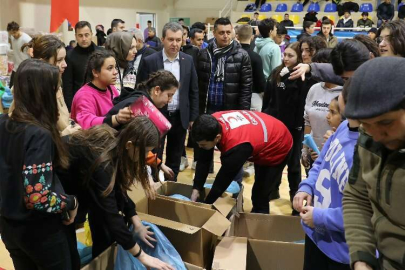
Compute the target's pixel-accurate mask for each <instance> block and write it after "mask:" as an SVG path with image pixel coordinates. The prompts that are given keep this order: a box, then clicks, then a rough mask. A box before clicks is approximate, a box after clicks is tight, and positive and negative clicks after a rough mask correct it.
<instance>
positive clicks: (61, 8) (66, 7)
mask: <svg viewBox="0 0 405 270" xmlns="http://www.w3.org/2000/svg"><path fill="white" fill-rule="evenodd" d="M65 20H68V22H69V23H70V24H71V25H72V26H74V25H76V23H77V22H78V21H79V0H68V1H66V0H52V2H51V28H50V32H51V33H53V32H55V31H56V30H58V28H59V26H60V25H61V24H62V23H63V22H64V21H65Z"/></svg>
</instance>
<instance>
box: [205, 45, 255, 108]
mask: <svg viewBox="0 0 405 270" xmlns="http://www.w3.org/2000/svg"><path fill="white" fill-rule="evenodd" d="M212 48H213V44H212V43H211V44H210V45H209V46H208V47H207V48H205V49H204V50H201V51H200V54H199V55H198V66H197V74H198V87H199V91H200V93H199V97H200V98H199V103H200V106H199V107H200V114H202V113H205V112H206V110H207V105H208V104H207V103H208V88H209V84H210V78H211V69H212V58H213V53H212ZM252 80H253V78H252V65H251V63H250V58H249V55H248V53H247V52H246V51H245V50H243V49H242V47H241V46H240V44H239V43H237V42H234V45H233V48H232V49H231V51H230V52H229V55H228V57H227V59H226V62H225V81H224V108H223V110H250V103H251V98H252Z"/></svg>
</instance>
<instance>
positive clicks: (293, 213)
mask: <svg viewBox="0 0 405 270" xmlns="http://www.w3.org/2000/svg"><path fill="white" fill-rule="evenodd" d="M295 193H297V191H290V202H291V208H292V212H291V215H292V216H299V215H300V212H298V211H296V210H295V209H294V207H293V200H294V196H295Z"/></svg>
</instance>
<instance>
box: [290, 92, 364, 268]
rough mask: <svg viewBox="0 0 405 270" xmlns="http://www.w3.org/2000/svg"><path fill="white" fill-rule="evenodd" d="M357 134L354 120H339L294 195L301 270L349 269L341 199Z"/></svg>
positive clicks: (356, 125)
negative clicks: (300, 233) (303, 235)
mask: <svg viewBox="0 0 405 270" xmlns="http://www.w3.org/2000/svg"><path fill="white" fill-rule="evenodd" d="M339 99H343V98H342V96H340V97H339ZM349 121H350V124H349ZM358 137H359V132H358V124H357V123H356V121H352V120H346V121H344V122H342V123H341V124H340V125H339V127H338V129H337V130H336V132H335V133H334V134H333V135H332V136H331V137H330V138H329V139H328V140H327V141H326V143H325V145H324V147H323V149H322V151H321V154H320V156H319V157H318V159H317V160H316V161H315V163H314V165H313V167H312V169H311V170H310V171H309V177H308V179H306V180H304V181H302V182H301V184H300V185H299V190H298V192H297V194H296V195H295V197H294V208H295V209H296V210H297V211H299V212H301V217H302V225H303V228H304V231H305V233H306V239H305V259H304V270H307V269H308V270H309V269H311V270H317V269H319V270H321V269H322V270H323V269H329V270H330V269H333V270H335V269H336V270H340V269H345V270H346V269H347V270H350V258H349V248H348V246H347V244H346V239H345V234H344V227H343V212H342V198H343V190H344V188H345V185H346V183H347V180H348V177H349V171H350V168H351V166H352V163H353V153H354V147H355V145H356V143H357V139H358ZM303 200H307V206H302V202H303Z"/></svg>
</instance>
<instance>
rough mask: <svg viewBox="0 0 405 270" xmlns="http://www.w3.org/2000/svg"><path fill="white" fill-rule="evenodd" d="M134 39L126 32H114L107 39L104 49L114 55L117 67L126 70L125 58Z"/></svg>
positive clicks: (126, 62)
mask: <svg viewBox="0 0 405 270" xmlns="http://www.w3.org/2000/svg"><path fill="white" fill-rule="evenodd" d="M133 38H134V37H133V36H132V35H131V34H130V33H128V32H115V33H112V34H110V35H109V36H108V37H107V41H106V43H105V48H106V49H107V50H110V51H112V52H113V53H114V55H115V59H116V60H117V63H118V65H119V66H120V67H121V68H123V69H126V68H127V67H128V61H127V56H128V53H129V50H130V49H131V45H132V39H133Z"/></svg>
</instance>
